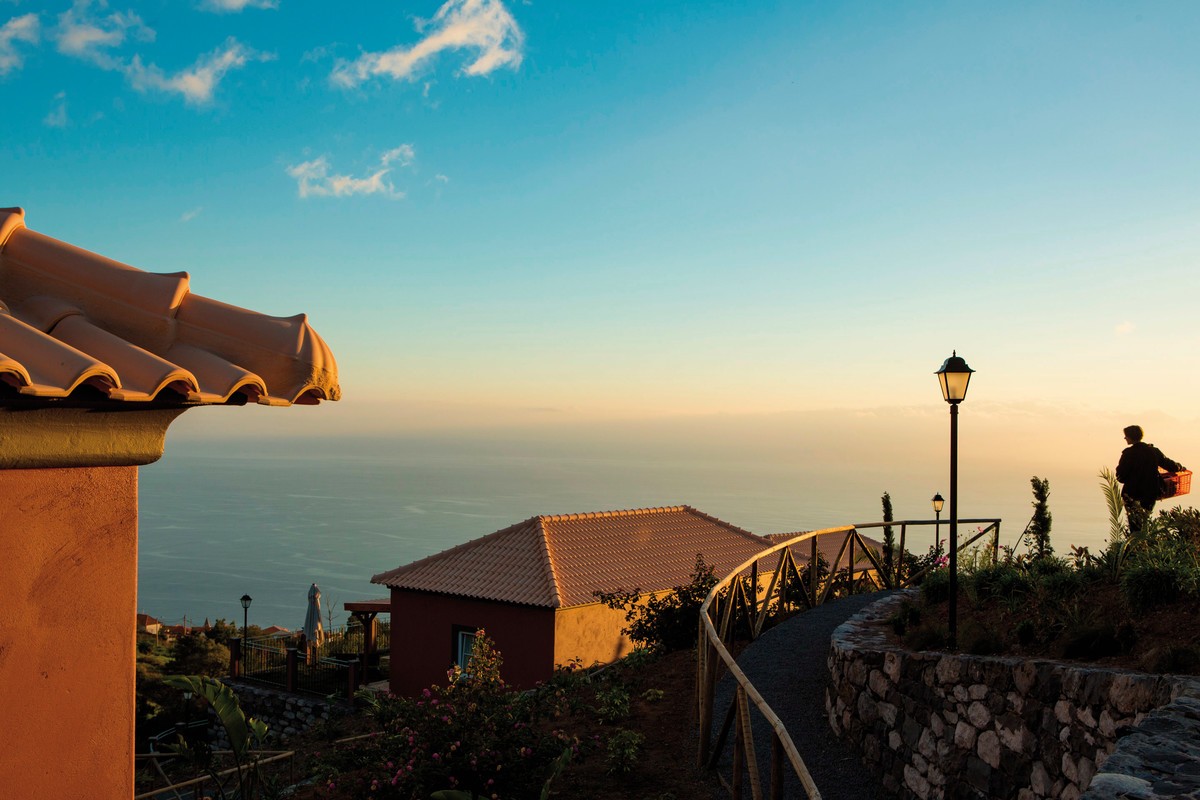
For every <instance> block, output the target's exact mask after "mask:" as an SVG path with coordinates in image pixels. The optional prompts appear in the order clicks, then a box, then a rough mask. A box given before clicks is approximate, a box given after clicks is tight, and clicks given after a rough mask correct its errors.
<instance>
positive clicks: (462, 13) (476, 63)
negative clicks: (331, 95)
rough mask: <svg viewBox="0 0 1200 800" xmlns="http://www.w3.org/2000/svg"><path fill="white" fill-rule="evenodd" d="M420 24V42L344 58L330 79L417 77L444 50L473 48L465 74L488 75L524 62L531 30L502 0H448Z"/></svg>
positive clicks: (344, 82)
mask: <svg viewBox="0 0 1200 800" xmlns="http://www.w3.org/2000/svg"><path fill="white" fill-rule="evenodd" d="M416 28H417V32H418V33H422V34H424V36H423V38H421V39H420V40H419V41H418V42H417V43H416V44H414V45H412V46H411V47H407V46H405V45H397V46H396V47H393V48H392V49H391V50H386V51H384V52H380V53H363V54H362V55H361V56H359V57H358V58H356V59H354V60H353V61H339V62H338V63H337V64H336V65H335V66H334V69H333V73H332V75H330V80H332V81H333V83H335V84H337V85H339V86H343V87H346V88H352V87H354V86H358V85H359V84H361V83H362V82H363V81H366V80H367V79H369V78H373V77H376V76H386V77H390V78H393V79H395V80H414V79H415V77H416V74H417V72H418V71H419V70H420V69H421V68H422V67H423V66H424V65H425V64H426V63H427V62H429V61H431V60H432V59H433V58H434V57H435V56H437V55H438V54H440V53H441V52H442V51H444V50H465V51H468V52H470V54H471V55H470V56H469V57H468V62H467V63H466V64H464V65H463V66H462V67H461V68H460V70H459V74H462V75H487V74H489V73H491V72H493V71H495V70H497V69H500V68H501V67H509V68H511V69H516V68H517V67H519V66H520V65H521V58H522V52H521V51H522V48H523V46H524V43H525V34H524V33H522V32H521V29H520V28H519V27H518V26H517V22H516V20H515V19H513V16H512V14H510V13H509V11H508V9H507V8H505V7H504V4H503V3H502V2H500V0H447V2H446V3H444V4H443V5H442V7H441V8H439V9H438V10H437V13H436V14H434V16H433V19H431V20H418V21H417V25H416Z"/></svg>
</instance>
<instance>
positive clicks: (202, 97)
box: [123, 36, 273, 105]
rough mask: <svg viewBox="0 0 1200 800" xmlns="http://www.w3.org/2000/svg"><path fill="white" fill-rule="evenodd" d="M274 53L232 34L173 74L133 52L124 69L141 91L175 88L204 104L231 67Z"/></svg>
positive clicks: (132, 82)
mask: <svg viewBox="0 0 1200 800" xmlns="http://www.w3.org/2000/svg"><path fill="white" fill-rule="evenodd" d="M272 58H273V56H271V55H269V54H266V53H259V52H257V51H255V50H252V49H251V48H249V47H246V46H245V45H244V44H242V43H241V42H239V41H237V40H236V39H234V38H233V37H232V36H231V37H230V38H228V39H226V40H225V43H224V44H223V45H221V46H220V47H218V48H217V49H216V50H214V51H212V52H211V53H208V54H207V55H203V56H201V57H200V58H198V59H197V60H196V63H194V64H192V66H190V67H188V68H187V69H184V70H180V71H179V72H176V73H175V74H174V75H167V74H166V73H164V72H163V71H162V70H161V69H160V68H159V67H158V66H156V65H154V64H143V63H142V59H141V58H140V57H139V56H134V57H133V60H132V61H130V62H129V65H128V66H126V67H125V68H124V69H123V71H124V73H125V76H126V77H127V78H129V83H130V85H132V86H133V88H134V89H137V90H138V91H139V92H145V91H151V90H152V91H160V92H168V93H170V92H174V93H177V94H180V95H182V96H183V99H184V100H185V101H186V102H188V103H191V104H194V105H204V104H205V103H208V102H210V101H211V100H212V96H213V92H214V91H215V90H216V88H217V84H219V83H220V82H221V80H222V79H223V78H224V77H225V75H226V73H228V72H229V71H230V70H234V69H240V68H242V67H244V66H245V65H246V63H247V62H249V61H270V60H271V59H272Z"/></svg>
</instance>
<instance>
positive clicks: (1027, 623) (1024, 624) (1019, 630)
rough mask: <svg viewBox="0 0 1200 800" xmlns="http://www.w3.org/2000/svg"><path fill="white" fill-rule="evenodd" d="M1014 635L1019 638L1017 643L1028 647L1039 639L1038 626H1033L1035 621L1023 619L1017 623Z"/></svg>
mask: <svg viewBox="0 0 1200 800" xmlns="http://www.w3.org/2000/svg"><path fill="white" fill-rule="evenodd" d="M1014 633H1015V634H1016V636H1017V641H1018V642H1019V643H1020V644H1021V645H1022V646H1023V647H1028V646H1029V645H1031V644H1033V641H1034V639H1036V638H1037V626H1036V625H1034V624H1033V620H1030V619H1023V620H1021V621H1020V622H1018V623H1017V627H1016V630H1015V631H1014Z"/></svg>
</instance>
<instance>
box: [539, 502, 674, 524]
mask: <svg viewBox="0 0 1200 800" xmlns="http://www.w3.org/2000/svg"><path fill="white" fill-rule="evenodd" d="M687 509H688V506H682V505H680V506H654V507H652V508H625V509H619V510H616V511H583V512H579V513H575V514H541V515H539V516H538V517H537V519H538V520H540V521H541V522H543V523H546V522H576V521H578V520H582V519H604V518H606V517H632V516H636V515H639V514H668V513H671V512H676V511H686V510H687Z"/></svg>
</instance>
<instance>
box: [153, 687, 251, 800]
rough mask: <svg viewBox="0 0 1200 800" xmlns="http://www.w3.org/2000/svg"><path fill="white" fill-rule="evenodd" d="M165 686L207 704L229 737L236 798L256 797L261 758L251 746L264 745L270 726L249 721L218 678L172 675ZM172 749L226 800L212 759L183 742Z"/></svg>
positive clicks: (235, 696) (228, 689)
mask: <svg viewBox="0 0 1200 800" xmlns="http://www.w3.org/2000/svg"><path fill="white" fill-rule="evenodd" d="M163 683H165V684H166V685H167V686H170V687H172V688H175V689H182V690H183V691H185V692H191V693H192V694H193V696H195V697H201V698H204V699H205V700H207V701H208V704H209V705H210V706H212V709H213V711H214V712H215V713H216V715H217V720H218V721H219V722H220V723H221V727H223V728H224V729H225V733H226V735H227V736H228V738H229V749H230V752H231V753H232V754H233V763H234V768H235V771H236V775H237V794H236V795H235V796H236V797H238V798H241V799H242V800H249V798H253V797H257V796H258V794H259V791H260V789H261V788H262V780H261V775H260V773H259V769H258V758H257V757H256V756H255V755H254V754H253V753H252V752H251V747H252V746H254V745H261V744H262V742H263V740H265V739H266V736H267V723H265V722H263V721H262V720H259V719H248V718H247V717H246V713H245V712H244V711H242V707H241V704H240V703H239V702H238V698H237V695H236V694H234V693H233V690H232V689H230V688H229V687H228V686H226V685H225V684H223V683H221V682H220V681H219V680H217V679H216V678H210V677H208V676H207V675H171V676H168V677H166V678H163ZM173 749H174V750H175V752H177V753H179V754H180V755H181V756H184V757H185V758H188V759H190V760H191V761H193V763H195V764H196V765H197V766H198V767H200V768H201V769H203V770H204V771H205V772H206V773H207V774H208V776H209V777H211V778H212V779H213V781H214V782H215V783H216V784H217V788H218V791H220V793H221V797H223V798H224V797H226V794H225V789H224V787H223V786H221V782H220V780H219V778H218V776H217V774H216V771H215V769H214V768H213V765H212V762H211V760H210V759H208V758H206V757H204V755H203V754H202V753H199V752H197V751H195V750H193V748H192V747H191V746H190V745H188V743H187V741H186V740H184V739H181V740H180V742H179V743H178V744H176V745H174V746H173Z"/></svg>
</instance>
